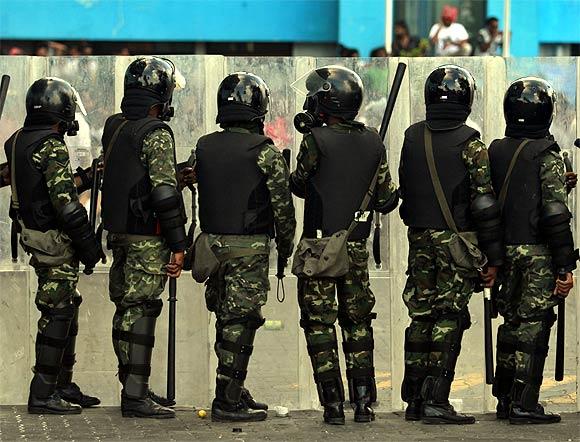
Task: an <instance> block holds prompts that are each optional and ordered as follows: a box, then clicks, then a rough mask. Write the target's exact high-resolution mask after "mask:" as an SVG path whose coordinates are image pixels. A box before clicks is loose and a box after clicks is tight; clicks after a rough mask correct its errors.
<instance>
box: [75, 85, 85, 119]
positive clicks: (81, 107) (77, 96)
mask: <svg viewBox="0 0 580 442" xmlns="http://www.w3.org/2000/svg"><path fill="white" fill-rule="evenodd" d="M71 88H72V90H73V92H74V95H75V103H76V105H77V108H78V110H79V111H80V112H81V114H83V117H86V116H87V110H86V109H85V105H84V104H83V100H82V99H81V96H80V94H79V92H78V91H77V90H76V89H75V88H74V87H72V86H71Z"/></svg>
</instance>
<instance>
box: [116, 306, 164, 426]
mask: <svg viewBox="0 0 580 442" xmlns="http://www.w3.org/2000/svg"><path fill="white" fill-rule="evenodd" d="M162 306H163V304H162V302H161V301H153V302H149V303H147V304H146V305H145V306H144V310H143V313H144V316H142V317H141V318H139V319H137V320H136V321H135V322H134V323H133V324H132V326H131V328H130V330H129V331H128V332H127V331H122V330H114V331H113V339H117V340H119V341H125V342H128V343H129V355H128V356H129V360H128V363H126V364H124V365H123V364H122V363H120V367H119V373H122V374H120V375H119V378H120V379H121V380H122V381H123V391H122V394H121V412H122V414H123V417H141V418H151V419H169V418H173V417H175V412H174V411H173V410H172V409H170V408H166V407H162V406H161V405H159V404H157V403H156V402H154V401H153V400H152V399H151V397H150V395H149V375H150V374H151V356H152V353H153V346H154V345H155V324H156V321H157V317H158V316H159V315H160V314H161V308H162Z"/></svg>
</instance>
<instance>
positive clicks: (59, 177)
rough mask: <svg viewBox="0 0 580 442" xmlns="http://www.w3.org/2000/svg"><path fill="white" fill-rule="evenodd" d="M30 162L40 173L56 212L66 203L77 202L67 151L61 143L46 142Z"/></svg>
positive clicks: (56, 140)
mask: <svg viewBox="0 0 580 442" xmlns="http://www.w3.org/2000/svg"><path fill="white" fill-rule="evenodd" d="M32 162H33V163H34V165H35V166H36V167H38V169H39V170H40V171H42V173H43V175H44V179H45V180H46V186H47V187H48V195H49V196H50V201H51V202H52V206H53V207H54V209H55V210H56V211H57V212H59V211H60V210H61V209H62V208H63V207H64V206H66V205H67V204H68V203H70V202H73V201H78V199H79V197H78V194H77V188H76V186H75V181H74V175H73V171H72V169H71V165H70V157H69V153H68V149H67V147H66V145H65V144H64V143H63V142H62V141H60V140H58V139H56V138H50V139H48V140H46V141H45V142H44V143H43V145H42V146H41V147H40V149H38V150H37V151H36V152H35V153H34V154H33V155H32Z"/></svg>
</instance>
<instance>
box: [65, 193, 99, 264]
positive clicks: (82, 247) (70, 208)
mask: <svg viewBox="0 0 580 442" xmlns="http://www.w3.org/2000/svg"><path fill="white" fill-rule="evenodd" d="M58 219H59V222H60V225H61V227H62V230H63V231H64V232H65V233H66V234H67V235H68V236H69V238H70V239H71V241H72V244H73V248H74V249H75V251H76V253H77V255H78V257H79V259H80V261H81V262H82V263H83V264H85V265H86V266H88V267H93V266H94V265H95V264H96V263H97V262H99V260H100V259H101V256H102V255H103V251H102V248H101V245H100V244H99V242H98V241H97V238H96V236H95V233H94V232H93V228H92V227H91V225H90V223H89V217H88V215H87V211H86V210H85V208H84V207H83V205H82V204H81V203H80V202H79V201H71V202H70V203H68V204H67V205H66V206H64V207H63V208H62V209H61V211H60V213H59V214H58Z"/></svg>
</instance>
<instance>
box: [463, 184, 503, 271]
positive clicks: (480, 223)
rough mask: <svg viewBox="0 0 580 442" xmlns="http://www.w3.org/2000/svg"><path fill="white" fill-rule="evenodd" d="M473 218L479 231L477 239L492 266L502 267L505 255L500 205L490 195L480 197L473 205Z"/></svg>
mask: <svg viewBox="0 0 580 442" xmlns="http://www.w3.org/2000/svg"><path fill="white" fill-rule="evenodd" d="M471 216H472V218H473V221H474V223H475V227H476V230H477V239H478V241H479V244H480V246H481V248H482V250H483V252H484V253H485V254H486V256H487V258H488V260H489V263H490V265H500V264H501V262H502V260H503V255H504V253H503V241H502V239H503V230H502V227H501V211H500V207H499V203H498V202H497V200H496V199H495V197H494V196H493V195H491V194H489V193H488V194H485V195H479V196H477V197H476V198H475V199H474V200H473V202H472V203H471Z"/></svg>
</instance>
